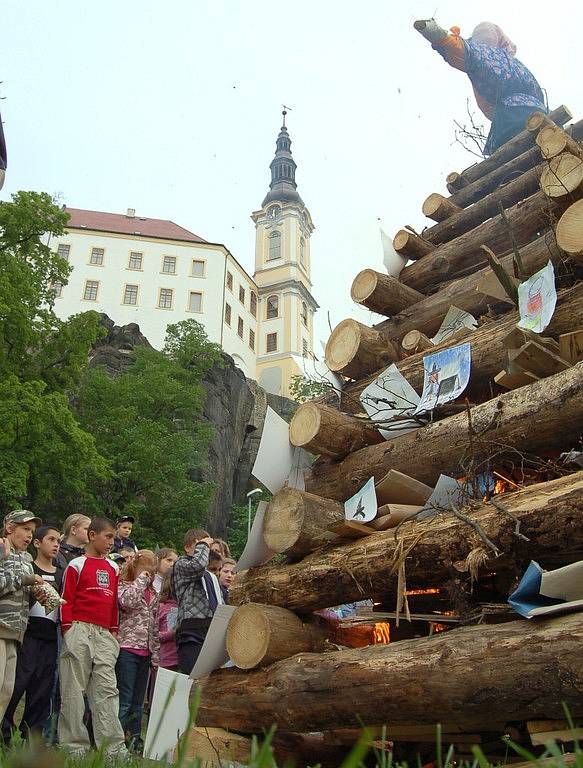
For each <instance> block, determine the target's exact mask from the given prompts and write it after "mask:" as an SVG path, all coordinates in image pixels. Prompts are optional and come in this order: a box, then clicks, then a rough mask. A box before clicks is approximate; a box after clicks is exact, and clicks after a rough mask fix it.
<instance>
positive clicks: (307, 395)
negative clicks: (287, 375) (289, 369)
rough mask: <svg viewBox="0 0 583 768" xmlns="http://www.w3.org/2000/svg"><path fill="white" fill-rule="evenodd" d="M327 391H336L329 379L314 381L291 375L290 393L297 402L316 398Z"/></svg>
mask: <svg viewBox="0 0 583 768" xmlns="http://www.w3.org/2000/svg"><path fill="white" fill-rule="evenodd" d="M327 392H334V387H333V386H332V384H330V383H329V382H327V381H314V380H313V379H308V378H306V377H305V376H299V375H297V376H292V377H291V381H290V385H289V393H290V395H291V398H292V400H295V401H296V403H305V402H307V401H308V400H314V399H315V398H317V397H320V396H321V395H325V394H326V393H327Z"/></svg>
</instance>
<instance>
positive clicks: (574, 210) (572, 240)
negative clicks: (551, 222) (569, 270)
mask: <svg viewBox="0 0 583 768" xmlns="http://www.w3.org/2000/svg"><path fill="white" fill-rule="evenodd" d="M556 238H557V244H558V245H559V247H560V248H562V249H563V250H564V251H565V252H566V253H568V254H569V255H571V256H573V258H576V259H577V260H578V261H582V260H583V200H577V202H576V203H573V205H570V206H569V208H567V210H566V211H565V213H564V214H563V215H562V216H561V218H560V219H559V223H558V224H557V230H556Z"/></svg>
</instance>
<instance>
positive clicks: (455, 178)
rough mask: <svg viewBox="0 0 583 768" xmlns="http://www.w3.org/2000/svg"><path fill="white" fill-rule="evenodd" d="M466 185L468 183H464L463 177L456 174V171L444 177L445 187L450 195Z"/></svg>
mask: <svg viewBox="0 0 583 768" xmlns="http://www.w3.org/2000/svg"><path fill="white" fill-rule="evenodd" d="M468 183H469V182H467V181H464V178H463V176H462V175H461V173H458V171H452V172H451V173H448V174H447V176H446V177H445V185H446V187H447V190H448V192H450V193H451V194H452V195H453V194H454V193H455V192H458V191H459V190H460V189H463V188H464V187H465V186H466V185H467V184H468Z"/></svg>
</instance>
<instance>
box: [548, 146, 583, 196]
mask: <svg viewBox="0 0 583 768" xmlns="http://www.w3.org/2000/svg"><path fill="white" fill-rule="evenodd" d="M582 184H583V159H582V158H580V157H577V155H572V154H571V153H570V152H561V154H560V155H557V156H556V157H553V158H552V159H551V160H549V162H548V164H547V166H546V167H545V168H544V169H543V172H542V174H541V177H540V187H541V189H542V191H543V192H544V193H545V195H546V196H547V197H558V198H561V197H566V196H567V195H571V194H572V193H573V192H575V191H576V190H577V189H578V188H579V187H580V186H581V185H582Z"/></svg>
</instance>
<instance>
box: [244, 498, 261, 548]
mask: <svg viewBox="0 0 583 768" xmlns="http://www.w3.org/2000/svg"><path fill="white" fill-rule="evenodd" d="M258 493H263V491H262V490H261V488H254V489H253V490H252V491H249V493H248V494H247V502H248V503H247V539H249V535H250V533H251V498H252V497H253V496H256V495H257V494H258Z"/></svg>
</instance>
